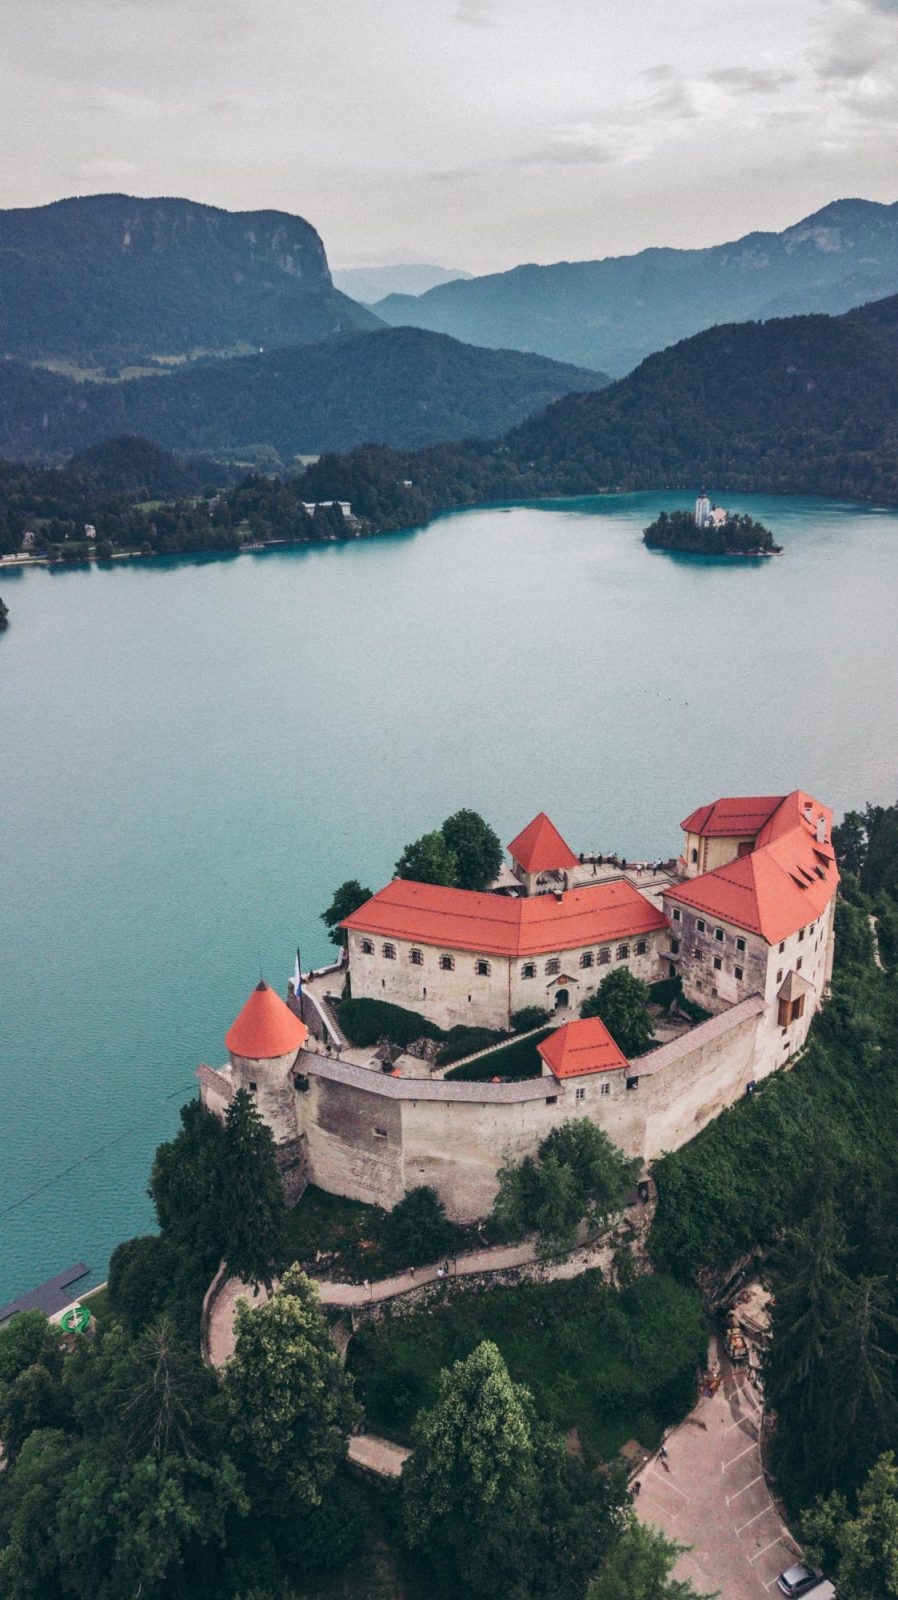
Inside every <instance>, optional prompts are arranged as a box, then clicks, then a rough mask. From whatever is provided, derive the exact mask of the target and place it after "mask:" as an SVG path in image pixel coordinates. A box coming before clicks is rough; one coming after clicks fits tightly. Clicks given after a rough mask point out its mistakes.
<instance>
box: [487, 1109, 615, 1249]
mask: <svg viewBox="0 0 898 1600" xmlns="http://www.w3.org/2000/svg"><path fill="white" fill-rule="evenodd" d="M632 1176H633V1163H632V1162H631V1161H628V1160H627V1158H626V1156H624V1155H623V1154H622V1152H621V1151H620V1150H618V1149H617V1147H616V1145H614V1144H612V1142H611V1140H610V1139H609V1137H608V1135H607V1133H605V1132H604V1131H603V1130H602V1129H601V1128H598V1127H597V1126H596V1124H595V1123H594V1122H590V1121H589V1120H588V1119H587V1118H585V1117H582V1118H575V1119H573V1120H571V1121H569V1122H563V1123H562V1124H561V1126H560V1127H558V1128H553V1129H552V1132H551V1133H550V1134H549V1135H548V1136H547V1137H546V1138H545V1139H543V1141H542V1143H541V1144H540V1147H539V1150H538V1152H537V1158H536V1160H534V1159H533V1157H532V1156H525V1158H524V1160H523V1161H522V1162H520V1163H518V1164H517V1165H516V1164H515V1163H514V1162H511V1161H509V1162H506V1163H505V1165H504V1166H503V1167H502V1168H501V1170H500V1172H499V1191H498V1193H497V1195H496V1199H495V1202H494V1205H493V1214H492V1220H493V1223H494V1225H495V1227H496V1230H497V1232H498V1233H499V1235H500V1236H501V1237H504V1238H507V1239H521V1238H523V1236H524V1235H525V1234H526V1233H530V1232H533V1231H535V1232H537V1233H539V1235H540V1238H541V1240H542V1241H543V1242H544V1243H547V1244H548V1245H549V1246H550V1247H553V1248H556V1249H569V1248H570V1246H571V1245H572V1244H573V1242H574V1239H575V1237H576V1233H577V1228H578V1226H579V1224H580V1223H581V1222H582V1221H584V1219H585V1220H586V1222H587V1224H588V1227H589V1231H590V1233H595V1232H597V1231H598V1230H599V1229H600V1228H601V1227H602V1226H603V1224H604V1223H605V1221H606V1219H607V1217H608V1216H609V1215H610V1213H611V1212H612V1211H614V1210H616V1209H617V1207H619V1206H620V1205H621V1204H622V1203H623V1199H624V1196H625V1194H626V1190H627V1186H628V1184H629V1183H630V1181H631V1178H632Z"/></svg>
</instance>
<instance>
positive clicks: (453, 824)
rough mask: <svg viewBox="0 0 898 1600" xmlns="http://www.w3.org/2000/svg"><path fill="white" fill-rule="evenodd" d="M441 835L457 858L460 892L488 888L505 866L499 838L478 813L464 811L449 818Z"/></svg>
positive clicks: (457, 812)
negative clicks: (503, 865) (461, 890)
mask: <svg viewBox="0 0 898 1600" xmlns="http://www.w3.org/2000/svg"><path fill="white" fill-rule="evenodd" d="M440 832H441V833H442V835H443V838H444V840H445V842H446V846H447V848H448V849H449V850H450V851H451V853H452V855H454V857H455V863H456V883H457V884H458V887H459V888H460V889H479V890H483V889H488V888H489V886H490V884H491V883H492V882H493V880H494V879H495V877H496V876H497V874H498V872H499V868H500V867H501V865H502V846H501V844H500V843H499V835H498V834H497V833H496V831H495V829H494V828H491V827H490V825H489V823H488V822H484V820H483V817H481V816H478V814H477V812H476V811H468V810H464V809H462V810H461V811H456V812H454V813H453V814H452V816H451V817H447V818H446V821H445V822H444V823H443V826H442V828H441V829H440Z"/></svg>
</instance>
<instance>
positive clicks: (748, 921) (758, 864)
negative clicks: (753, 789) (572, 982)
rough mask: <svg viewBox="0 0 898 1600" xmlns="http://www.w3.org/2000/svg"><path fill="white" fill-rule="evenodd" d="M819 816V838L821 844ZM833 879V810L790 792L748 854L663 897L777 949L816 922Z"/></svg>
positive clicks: (836, 874)
mask: <svg viewBox="0 0 898 1600" xmlns="http://www.w3.org/2000/svg"><path fill="white" fill-rule="evenodd" d="M755 803H756V802H753V801H748V802H746V804H747V805H749V806H750V805H752V804H755ZM731 804H734V805H735V804H738V802H731ZM746 814H747V813H746ZM694 815H696V816H697V815H698V813H694ZM821 816H822V817H823V818H824V819H825V838H824V839H823V840H822V841H819V840H818V839H817V820H818V818H819V817H821ZM838 881H839V872H838V868H837V867H836V860H835V856H834V854H833V849H832V812H831V811H830V810H829V808H828V807H827V806H822V805H820V803H819V801H817V800H814V799H813V798H812V797H811V796H810V795H808V794H804V793H803V791H802V790H800V789H796V790H794V791H793V793H792V794H788V795H786V796H784V798H783V799H782V800H781V801H779V803H778V804H777V806H776V808H775V809H774V810H773V811H772V812H771V813H770V815H769V816H768V818H767V819H766V820H765V822H764V824H763V826H762V827H761V829H760V831H759V832H758V834H757V836H756V838H755V843H754V849H753V850H752V851H751V852H750V853H749V854H748V855H745V856H740V857H739V859H738V860H736V861H730V862H728V863H727V865H726V866H724V867H715V868H714V870H713V871H712V872H703V873H702V874H701V875H700V876H699V877H697V878H692V879H687V880H686V881H685V882H684V883H681V884H678V885H677V886H676V888H673V889H667V890H665V891H664V899H665V902H666V901H668V900H670V901H673V902H675V903H681V904H683V905H689V906H693V907H694V908H695V909H696V910H697V911H704V912H707V913H708V915H709V916H712V917H718V918H719V919H720V920H721V921H722V922H730V923H733V924H734V925H735V926H736V927H737V928H744V929H745V930H746V932H748V933H759V934H760V935H761V937H762V938H764V939H766V940H767V943H768V944H779V942H780V941H781V940H782V939H786V938H788V936H789V935H790V934H791V933H796V932H797V931H798V929H799V928H804V927H806V926H807V924H808V923H809V922H815V921H816V919H817V917H819V916H820V915H821V914H822V913H823V912H824V911H825V910H826V908H827V906H828V905H829V902H830V900H831V899H832V897H833V895H834V894H835V891H836V885H837V884H838Z"/></svg>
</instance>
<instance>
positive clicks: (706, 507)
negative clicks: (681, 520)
mask: <svg viewBox="0 0 898 1600" xmlns="http://www.w3.org/2000/svg"><path fill="white" fill-rule="evenodd" d="M710 516H711V502H710V500H709V499H708V496H707V495H706V493H705V489H704V485H703V486H702V488H701V490H700V491H699V497H698V499H697V500H696V502H695V526H696V527H697V528H706V527H707V526H708V520H709V518H710Z"/></svg>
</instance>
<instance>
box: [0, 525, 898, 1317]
mask: <svg viewBox="0 0 898 1600" xmlns="http://www.w3.org/2000/svg"><path fill="white" fill-rule="evenodd" d="M687 503H688V501H687V498H686V497H685V496H676V495H671V494H664V495H659V494H651V495H649V494H644V495H629V496H614V497H602V498H598V499H590V500H576V501H564V502H556V503H553V504H543V505H540V506H533V505H531V506H518V507H513V508H511V509H508V510H506V509H502V508H489V509H484V510H474V511H467V512H463V513H458V514H454V515H451V516H445V517H442V518H440V519H439V520H437V521H436V522H435V523H433V524H432V525H431V526H430V527H428V528H427V529H422V530H417V531H415V532H413V533H408V534H398V535H391V536H389V537H381V538H379V539H376V540H369V541H362V542H358V543H350V544H345V545H331V546H326V547H322V548H315V549H300V548H294V549H284V550H277V551H268V552H264V553H259V554H253V555H246V556H241V557H239V558H236V559H215V558H211V559H204V560H198V561H190V560H182V561H171V562H169V561H145V562H133V563H121V564H116V565H115V566H113V567H112V568H109V569H105V570H99V569H97V568H93V569H89V570H88V569H85V570H80V569H79V570H73V571H58V570H57V571H53V570H49V569H43V568H32V569H30V570H27V571H25V570H23V571H20V572H18V573H13V574H10V573H9V572H8V571H3V572H0V593H2V595H3V598H4V599H5V600H6V602H7V604H8V605H9V608H10V613H11V625H10V628H9V629H8V631H7V633H6V634H4V635H3V636H2V637H0V750H2V761H3V776H4V785H3V804H2V809H0V946H2V948H0V1074H2V1111H0V1128H2V1141H0V1149H2V1166H0V1301H2V1300H4V1299H6V1298H9V1297H11V1296H12V1295H13V1294H16V1293H19V1292H21V1291H24V1290H26V1289H28V1288H31V1287H32V1286H33V1285H34V1284H36V1283H38V1282H39V1281H41V1280H42V1279H43V1278H45V1277H47V1276H49V1275H50V1274H52V1273H55V1272H58V1271H61V1270H62V1269H63V1268H64V1267H67V1266H68V1265H69V1264H70V1263H72V1262H74V1261H76V1260H77V1259H79V1258H81V1259H83V1260H84V1261H86V1262H88V1263H89V1264H90V1266H91V1269H92V1281H100V1279H101V1278H102V1276H103V1275H104V1270H105V1266H106V1263H107V1260H108V1256H109V1252H110V1250H111V1249H112V1248H113V1246H114V1245H115V1244H116V1243H117V1242H118V1240H120V1239H122V1238H126V1237H128V1236H129V1235H131V1234H134V1233H138V1232H141V1231H145V1230H146V1229H147V1228H148V1227H149V1226H150V1225H151V1210H150V1204H149V1201H148V1199H147V1196H146V1178H147V1172H148V1168H149V1163H150V1161H151V1158H152V1154H153V1150H154V1148H155V1146H156V1145H157V1143H158V1142H159V1141H160V1139H162V1138H165V1137H168V1136H169V1135H170V1134H171V1133H173V1132H174V1130H175V1129H176V1127H177V1118H178V1107H179V1105H180V1104H181V1103H182V1102H183V1101H184V1100H185V1099H186V1098H188V1097H189V1096H190V1095H191V1094H193V1093H194V1073H195V1070H196V1067H197V1064H198V1063H199V1062H200V1061H202V1060H207V1061H210V1062H212V1063H213V1064H215V1063H219V1062H221V1061H222V1060H223V1059H224V1047H223V1044H222V1037H223V1035H224V1032H225V1030H226V1028H227V1027H228V1025H229V1024H230V1022H231V1021H232V1019H233V1017H234V1016H235V1015H236V1013H237V1011H238V1010H239V1009H240V1007H241V1006H242V1004H243V1002H244V1000H245V999H246V997H247V995H248V993H249V991H250V989H251V988H252V986H253V984H254V983H255V982H256V981H257V980H258V976H259V966H260V962H261V967H262V970H263V972H264V975H265V977H266V978H267V979H268V980H269V981H270V982H271V983H273V984H275V985H276V986H277V987H279V988H281V989H282V990H283V988H284V986H285V984H286V979H287V976H288V974H289V973H290V972H291V971H292V966H293V955H294V947H295V945H296V943H297V942H299V943H300V944H301V946H302V951H303V957H304V961H305V963H306V964H320V963H322V962H323V961H324V960H325V959H327V958H328V955H329V952H330V948H331V947H330V946H329V945H328V943H327V938H326V935H325V933H324V929H323V927H322V924H321V922H320V921H319V912H320V911H321V909H322V908H323V907H324V906H325V905H326V904H327V903H328V901H329V899H330V896H331V891H332V890H333V888H334V887H335V886H336V884H338V883H340V882H341V881H342V880H343V879H344V878H348V877H359V878H360V879H361V880H362V882H363V883H367V884H369V885H370V886H371V888H372V889H373V888H377V887H379V886H380V885H381V884H382V883H383V882H384V881H386V880H387V879H388V878H389V877H390V875H391V868H392V865H393V862H394V861H395V860H396V857H397V856H398V855H399V853H400V850H401V849H402V846H403V845H404V844H405V842H406V841H407V840H409V839H411V838H413V837H415V836H416V835H417V834H419V833H421V832H423V831H424V830H425V829H428V828H432V827H434V826H437V825H438V824H439V823H440V822H441V821H442V819H443V818H444V817H445V816H447V815H448V814H449V813H450V812H451V811H453V810H455V809H457V808H458V807H459V806H462V805H467V806H473V807H474V808H475V809H477V810H478V811H481V812H482V813H483V814H484V815H485V816H486V817H487V818H489V819H490V820H491V821H492V822H493V824H494V826H495V827H496V828H497V829H498V830H499V832H500V834H501V836H502V839H503V841H505V840H507V839H510V838H511V837H512V836H513V834H514V833H516V832H517V831H518V830H519V829H520V828H521V827H522V826H523V825H524V824H525V823H526V822H528V821H529V820H530V818H531V817H532V816H533V814H534V813H535V812H536V811H538V810H540V809H543V808H544V809H545V810H547V811H548V812H549V814H550V815H551V816H552V818H553V820H554V821H555V822H556V823H557V824H558V826H559V828H560V829H561V831H562V833H563V834H564V835H565V836H566V837H567V838H568V839H569V841H570V843H571V844H572V845H573V846H574V848H575V849H577V850H580V849H602V850H615V849H617V850H621V851H623V852H624V853H626V854H628V855H630V856H631V857H640V856H649V855H654V854H656V853H660V854H664V855H668V854H671V853H672V852H674V851H676V849H677V848H678V845H679V832H678V823H679V820H680V818H681V817H682V816H684V815H685V814H686V812H687V811H689V810H690V809H691V808H692V807H694V806H695V805H697V804H699V803H701V802H703V801H707V800H712V799H714V798H715V797H716V796H718V795H720V794H725V793H734V792H740V791H741V792H755V793H762V794H763V793H777V792H780V791H785V790H788V789H791V788H794V787H796V786H799V785H800V786H802V787H805V788H808V789H810V790H811V791H812V792H814V793H816V794H817V795H819V797H820V798H821V799H822V800H825V801H827V802H829V803H831V804H832V805H833V806H834V807H835V808H836V810H837V811H838V812H840V813H841V811H842V810H844V809H845V808H846V807H848V806H856V805H861V804H863V802H864V801H865V800H867V799H870V800H875V801H882V802H892V801H894V800H895V799H896V796H898V648H896V643H895V640H896V622H895V618H896V610H898V512H895V511H883V510H877V509H873V508H869V507H857V506H849V505H841V504H836V503H834V502H828V501H817V500H798V499H790V500H774V499H769V498H766V497H761V496H749V495H745V496H740V497H739V498H738V501H737V502H734V504H736V505H737V508H738V509H739V510H740V511H741V510H746V511H749V512H750V513H751V514H752V515H753V516H755V517H758V518H760V520H761V521H763V522H765V523H767V525H768V526H770V527H771V528H772V529H773V532H774V534H775V536H776V537H777V538H778V539H779V540H780V541H781V542H782V543H783V544H784V545H785V546H786V553H785V554H784V555H783V556H782V557H781V558H779V559H775V560H771V561H767V562H760V561H759V562H754V561H752V562H738V561H734V562H722V561H718V562H714V561H707V560H702V559H691V558H685V557H671V556H667V555H664V554H661V553H655V552H650V551H648V550H646V549H645V547H644V546H643V544H642V542H641V539H640V533H641V530H642V528H643V526H644V525H645V523H646V522H648V521H649V520H650V519H651V517H652V516H653V515H654V514H655V513H656V511H657V509H659V508H660V507H661V506H662V505H666V506H667V507H668V508H672V507H674V506H675V505H685V504H687ZM67 1169H70V1170H67ZM29 1197H30V1198H29Z"/></svg>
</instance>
